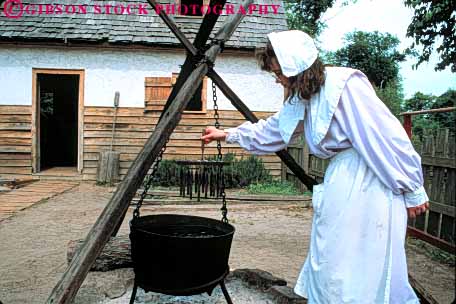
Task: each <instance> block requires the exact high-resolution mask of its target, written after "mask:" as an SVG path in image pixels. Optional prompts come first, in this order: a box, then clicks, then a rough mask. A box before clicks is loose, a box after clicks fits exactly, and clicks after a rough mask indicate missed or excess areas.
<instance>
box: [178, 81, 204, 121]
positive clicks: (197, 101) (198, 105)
mask: <svg viewBox="0 0 456 304" xmlns="http://www.w3.org/2000/svg"><path fill="white" fill-rule="evenodd" d="M178 75H179V74H177V73H173V78H172V81H171V83H172V85H173V86H174V84H175V83H176V80H177V76H178ZM206 83H207V77H204V79H203V81H202V83H201V85H200V86H199V88H198V89H197V90H196V93H195V95H194V96H193V98H192V99H191V100H190V102H189V103H188V105H187V107H186V108H185V111H186V112H202V113H205V112H206V99H207V96H206V94H207V93H206V92H207V88H206Z"/></svg>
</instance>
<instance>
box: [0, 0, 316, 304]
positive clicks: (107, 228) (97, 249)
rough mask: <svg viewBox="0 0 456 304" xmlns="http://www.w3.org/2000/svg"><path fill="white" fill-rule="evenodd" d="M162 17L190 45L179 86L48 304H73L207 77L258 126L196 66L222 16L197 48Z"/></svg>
mask: <svg viewBox="0 0 456 304" xmlns="http://www.w3.org/2000/svg"><path fill="white" fill-rule="evenodd" d="M0 1H1V0H0ZM147 1H148V2H149V4H150V5H151V6H152V7H153V8H154V9H155V10H156V9H157V7H158V4H157V2H156V0H147ZM225 2H226V0H211V3H210V5H215V4H218V5H221V6H223V5H224V4H225ZM252 3H253V0H244V1H243V3H242V4H241V5H243V6H248V5H250V4H252ZM159 15H160V17H161V18H162V19H163V21H164V22H165V23H166V24H167V26H168V27H169V28H170V29H171V31H172V32H173V33H174V34H175V35H176V37H177V39H179V41H180V42H181V43H182V44H183V45H184V47H185V48H186V50H187V51H188V56H187V58H186V60H185V63H184V65H183V67H182V70H181V73H180V74H179V77H178V79H177V82H176V85H175V86H174V88H173V90H172V92H171V94H170V96H169V98H168V100H167V103H166V106H165V108H164V110H163V112H162V115H161V117H160V120H159V122H158V123H157V126H156V127H155V129H154V131H153V133H152V134H151V136H150V137H149V139H148V140H147V142H146V143H145V145H144V147H143V149H142V150H141V152H140V153H139V154H138V156H137V157H136V159H135V161H134V162H133V164H132V165H131V167H130V169H129V170H128V172H127V175H126V176H125V178H124V180H123V181H122V183H121V184H120V185H119V186H118V188H117V190H116V192H115V193H114V195H113V196H112V198H111V200H110V201H109V203H108V204H107V205H106V207H105V209H104V210H103V212H102V213H101V215H100V216H99V217H98V219H97V221H96V222H95V224H94V225H93V227H92V229H91V230H90V232H89V233H88V235H87V237H86V238H85V241H84V244H83V245H82V247H81V248H80V250H79V251H78V253H77V254H76V255H75V257H74V258H73V260H72V261H71V263H70V264H69V265H68V267H67V269H66V271H65V273H64V274H63V276H62V278H61V279H60V281H59V282H58V283H57V285H56V286H55V287H54V289H53V290H52V292H51V295H50V296H49V298H48V300H47V303H48V304H51V303H52V304H56V303H59V304H63V303H71V302H72V300H73V298H74V297H75V295H76V293H77V291H78V290H79V288H80V286H81V284H82V283H83V281H84V279H85V277H86V276H87V273H88V272H89V270H90V267H91V265H92V264H93V263H94V262H95V259H96V258H97V257H98V255H99V254H100V253H101V251H102V250H103V248H104V246H105V244H106V243H107V242H108V240H109V238H110V237H111V235H112V234H113V233H115V232H116V229H117V228H118V227H119V225H120V224H121V223H122V221H123V218H124V216H125V214H126V212H127V210H128V207H129V205H130V202H131V200H132V199H133V197H134V196H135V194H136V191H137V189H138V188H139V187H140V185H141V183H142V181H143V179H144V177H145V176H146V174H147V171H148V170H149V168H150V167H151V166H152V164H153V162H154V161H155V159H156V158H157V156H158V155H159V153H160V151H161V150H162V148H163V147H164V146H165V144H166V141H167V139H168V137H169V136H170V134H171V133H172V132H173V131H174V129H175V127H176V126H177V124H178V123H179V121H180V119H181V117H182V113H183V111H184V109H185V108H186V106H187V104H188V102H189V101H190V99H191V98H192V97H193V95H194V94H195V91H196V90H197V88H198V87H199V86H200V84H201V82H202V80H203V78H204V77H205V76H206V75H208V76H209V77H210V78H211V79H212V81H214V82H215V83H216V84H217V86H218V87H219V88H220V89H221V90H222V92H223V93H224V94H225V95H226V96H227V97H228V98H229V99H230V100H231V102H232V103H233V105H234V106H235V107H236V109H238V110H239V111H240V112H241V113H242V114H243V115H244V116H245V117H246V118H247V119H248V120H250V121H253V122H256V121H257V120H258V119H257V118H256V117H255V115H254V114H253V113H252V112H251V111H250V110H249V109H248V108H247V106H245V104H243V103H242V101H241V100H240V99H239V97H237V96H236V94H235V93H234V92H233V91H232V90H231V89H230V88H229V87H228V86H227V85H226V83H225V82H224V81H223V80H222V79H221V77H220V76H219V75H218V74H217V73H216V72H215V71H214V70H213V69H212V68H211V67H210V64H208V62H201V63H200V64H199V65H197V66H195V64H194V60H195V57H196V56H197V55H201V54H200V53H199V51H198V50H199V49H200V48H202V47H203V46H204V45H205V44H206V42H207V40H208V38H209V35H210V33H211V32H212V29H213V28H214V26H215V23H216V22H217V19H218V15H216V14H206V15H205V17H204V19H203V22H202V23H201V26H200V30H199V32H198V34H197V36H196V38H195V41H194V44H192V43H190V42H189V40H188V39H187V38H186V37H185V36H184V34H183V33H182V32H181V31H180V30H179V28H178V27H177V25H176V24H175V23H174V22H173V20H171V19H170V18H169V16H167V15H166V13H165V12H164V11H163V10H161V12H160V14H159ZM243 17H244V15H242V14H234V15H231V16H229V18H228V19H227V21H226V22H225V23H224V25H223V26H222V27H221V28H220V30H219V31H218V32H217V33H216V34H215V40H216V41H228V40H229V38H230V37H231V35H232V34H233V33H234V31H235V30H236V28H237V26H238V25H239V24H240V22H241V21H242V19H243ZM221 51H222V48H221V45H220V44H214V45H212V46H211V47H210V48H209V49H208V50H207V51H206V52H205V53H204V56H205V58H206V59H207V60H208V61H209V62H212V63H213V62H214V61H215V59H216V56H217V55H218V54H219V53H220V52H221ZM278 155H279V156H280V158H281V159H282V160H283V161H284V162H285V164H286V165H287V166H288V167H289V168H290V169H291V170H292V171H293V172H294V173H295V174H296V176H298V177H299V178H300V180H301V181H303V182H304V184H306V186H307V187H308V188H309V189H311V188H312V186H313V185H314V184H316V182H315V180H313V179H312V178H311V177H309V176H307V175H306V174H305V172H304V170H303V169H302V168H301V167H300V166H299V165H298V164H297V163H296V162H295V161H294V160H293V158H292V157H291V156H290V155H289V154H288V153H287V152H286V151H280V152H278Z"/></svg>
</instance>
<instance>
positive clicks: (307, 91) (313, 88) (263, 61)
mask: <svg viewBox="0 0 456 304" xmlns="http://www.w3.org/2000/svg"><path fill="white" fill-rule="evenodd" d="M255 57H256V58H257V61H258V63H259V65H260V68H261V69H262V70H263V71H266V72H271V65H272V60H273V59H275V60H277V56H276V54H275V53H274V49H273V48H272V44H271V42H270V41H269V40H268V43H267V44H266V48H261V49H257V50H256V52H255ZM277 62H278V61H277ZM288 83H289V88H288V90H289V94H288V95H297V94H299V97H301V98H303V99H310V97H311V96H312V95H313V94H315V93H317V92H318V91H320V88H321V86H322V85H323V84H324V83H325V66H324V64H323V63H322V62H321V60H320V59H319V58H317V59H316V60H315V62H314V63H313V64H312V65H311V66H310V67H309V68H308V69H307V70H305V71H303V72H301V73H299V74H298V75H296V76H292V77H288ZM287 97H288V96H285V99H286V98H287Z"/></svg>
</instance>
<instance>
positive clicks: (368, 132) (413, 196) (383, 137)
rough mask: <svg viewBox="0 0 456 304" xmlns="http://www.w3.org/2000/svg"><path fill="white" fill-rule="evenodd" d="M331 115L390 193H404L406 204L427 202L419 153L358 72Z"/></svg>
mask: <svg viewBox="0 0 456 304" xmlns="http://www.w3.org/2000/svg"><path fill="white" fill-rule="evenodd" d="M335 119H337V121H338V123H339V124H340V126H341V128H342V130H343V131H344V133H345V134H346V135H347V136H348V138H349V139H350V141H351V143H352V145H353V147H354V148H355V149H356V150H357V151H358V153H360V154H361V155H362V157H363V159H364V160H365V161H366V163H367V165H368V166H369V167H370V168H371V169H372V170H373V171H374V172H375V174H376V175H377V176H378V178H379V179H380V180H381V181H382V182H383V183H384V184H385V185H386V186H387V187H388V188H390V189H391V190H392V191H393V192H394V193H396V194H401V193H403V194H404V197H405V203H406V206H407V207H417V206H420V205H423V204H425V203H427V201H428V200H429V199H428V196H427V194H426V191H425V190H424V187H423V173H422V169H421V158H420V156H419V155H418V153H416V151H415V149H414V148H413V146H412V143H411V142H410V139H409V138H408V136H407V133H406V132H405V130H404V128H403V127H402V125H401V124H400V122H399V120H397V119H396V117H394V115H393V114H391V112H390V111H389V110H388V108H387V107H386V106H385V104H384V103H383V102H382V101H381V100H380V99H379V98H378V97H377V95H376V94H375V91H374V89H373V88H372V86H371V85H370V83H369V81H368V79H367V78H366V77H365V76H364V75H362V74H361V73H357V74H354V75H353V76H352V77H351V78H350V79H349V80H348V81H347V84H346V86H345V89H344V91H343V93H342V96H341V100H340V103H339V106H338V108H337V110H336V113H335Z"/></svg>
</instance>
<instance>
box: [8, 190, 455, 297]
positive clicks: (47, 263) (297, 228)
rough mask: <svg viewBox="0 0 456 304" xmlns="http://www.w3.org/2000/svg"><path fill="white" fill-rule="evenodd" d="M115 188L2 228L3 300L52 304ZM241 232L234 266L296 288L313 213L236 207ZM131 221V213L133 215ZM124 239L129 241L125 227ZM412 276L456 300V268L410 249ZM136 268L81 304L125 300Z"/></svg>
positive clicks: (105, 276) (102, 276)
mask: <svg viewBox="0 0 456 304" xmlns="http://www.w3.org/2000/svg"><path fill="white" fill-rule="evenodd" d="M112 190H113V189H112V188H105V187H98V186H95V185H92V184H87V183H83V184H81V185H80V186H78V187H75V188H73V189H72V190H70V191H67V192H65V193H63V194H61V195H58V196H56V197H53V198H51V199H49V200H46V201H43V202H41V203H38V204H36V205H34V206H32V207H30V208H28V209H26V210H23V211H21V212H19V213H18V214H16V215H14V216H13V217H11V218H9V219H6V220H3V221H2V222H0V301H1V302H2V303H3V304H28V303H31V304H35V303H36V304H39V303H44V302H45V301H46V299H47V297H48V295H49V294H50V292H51V290H52V288H53V287H54V286H55V284H56V283H57V282H58V280H59V279H60V277H61V275H62V274H63V272H64V270H65V267H66V265H67V263H66V252H67V244H68V242H69V241H70V240H76V239H81V238H84V237H85V236H86V234H87V232H88V231H89V229H90V228H91V227H92V225H93V223H94V222H95V221H96V219H97V217H98V216H99V214H100V213H101V211H102V210H103V208H104V207H105V205H106V203H107V202H108V201H109V198H110V197H111V195H112ZM219 208H220V206H219V205H193V206H188V205H185V206H173V205H162V206H144V207H143V208H142V213H143V214H149V213H179V214H191V215H198V216H205V217H212V218H217V219H218V218H220V211H219ZM229 217H230V220H231V223H232V224H234V226H235V227H236V233H235V239H234V241H233V248H232V251H231V257H230V266H231V268H232V269H236V268H258V269H262V270H266V271H269V272H271V273H272V274H273V275H275V276H277V277H281V278H283V279H285V280H286V281H287V282H288V285H289V286H293V285H294V283H295V282H296V276H297V274H298V273H299V270H300V268H301V266H302V263H303V261H304V259H305V256H306V253H307V249H308V243H309V235H310V228H311V218H312V210H311V209H309V208H304V207H302V206H300V205H296V204H286V203H279V204H274V205H271V204H267V205H265V204H252V203H248V204H231V205H230V206H229ZM127 218H128V219H129V218H131V210H130V213H129V214H128V215H127ZM119 234H128V221H127V220H125V221H124V223H123V225H122V228H121V231H120V232H119ZM408 260H409V268H410V273H411V274H412V275H413V276H414V277H415V278H416V279H417V280H418V281H419V282H420V283H422V284H423V285H424V286H425V287H426V289H427V290H428V291H430V292H431V294H432V296H434V297H435V298H436V299H437V300H438V302H439V303H442V304H447V303H451V301H452V300H453V298H454V283H455V278H454V267H449V266H447V265H444V264H441V263H438V262H436V261H433V260H431V259H430V258H429V257H428V256H426V255H425V254H423V253H422V252H420V250H416V249H415V248H412V247H411V248H410V249H409V250H408ZM132 278H133V274H132V271H131V270H130V269H121V270H116V271H111V272H108V273H97V272H95V273H90V274H89V276H88V278H87V279H86V281H85V282H84V285H83V287H82V288H81V289H80V291H79V293H78V297H77V299H76V301H75V302H76V303H99V302H101V301H102V300H103V298H105V297H109V298H116V297H119V296H121V295H123V294H124V293H125V292H126V290H127V288H128V287H129V285H130V284H131V283H132Z"/></svg>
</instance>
